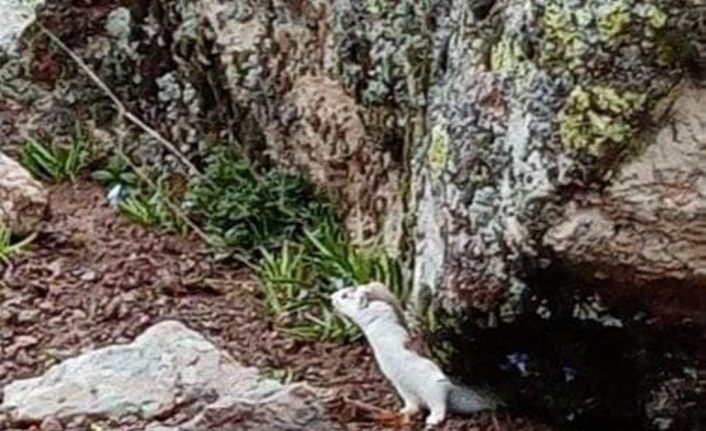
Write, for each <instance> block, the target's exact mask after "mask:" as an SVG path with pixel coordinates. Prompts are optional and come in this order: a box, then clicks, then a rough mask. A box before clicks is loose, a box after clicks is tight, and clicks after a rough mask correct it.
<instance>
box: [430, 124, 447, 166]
mask: <svg viewBox="0 0 706 431" xmlns="http://www.w3.org/2000/svg"><path fill="white" fill-rule="evenodd" d="M448 151H449V135H448V133H446V129H445V127H444V126H442V125H439V124H437V125H436V126H434V127H433V128H432V130H431V144H430V145H429V150H428V151H427V163H428V165H429V169H430V170H431V173H432V175H433V176H434V177H438V176H439V175H441V172H442V171H443V170H444V168H445V167H446V161H447V159H448Z"/></svg>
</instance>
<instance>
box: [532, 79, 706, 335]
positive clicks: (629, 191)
mask: <svg viewBox="0 0 706 431" xmlns="http://www.w3.org/2000/svg"><path fill="white" fill-rule="evenodd" d="M668 100H669V102H670V105H671V107H670V108H669V111H667V112H666V114H667V115H668V117H667V118H668V121H667V123H666V124H665V125H664V126H663V127H662V128H661V129H660V130H659V131H658V132H657V133H656V136H655V137H654V139H653V142H649V143H648V144H649V145H648V146H647V148H646V149H645V151H644V152H643V153H642V154H640V155H639V156H638V157H636V158H634V159H633V160H631V161H630V162H628V163H626V164H625V165H624V166H623V167H622V168H621V170H620V172H619V174H618V175H616V177H615V179H614V180H613V181H612V183H611V184H610V186H608V187H607V188H606V189H605V190H603V191H600V192H588V193H581V194H579V195H577V196H574V198H573V199H572V201H571V202H570V203H569V204H568V205H567V206H566V210H565V212H564V213H563V215H562V217H561V219H560V220H559V221H558V222H557V223H556V224H555V225H554V226H552V228H551V229H549V231H548V232H547V234H546V235H545V237H544V241H545V244H547V245H548V246H549V247H551V249H552V250H553V252H554V253H555V254H556V256H557V257H558V258H559V259H560V260H562V261H563V262H564V264H566V265H568V266H569V267H570V268H572V269H573V270H575V271H577V272H580V273H581V274H582V275H583V276H584V277H585V278H586V280H587V282H588V280H590V279H593V280H595V281H596V282H597V284H602V285H604V286H606V287H610V288H611V289H615V290H617V291H618V292H616V293H617V294H619V295H621V296H629V297H632V298H642V299H644V300H645V301H647V302H651V303H653V309H654V310H655V311H657V312H658V313H657V314H659V315H665V314H674V313H676V314H675V317H684V316H683V315H684V313H686V314H687V315H689V316H690V317H692V318H697V319H699V320H701V321H702V323H703V324H704V325H706V314H704V310H706V110H704V106H706V90H704V89H702V88H698V87H695V86H693V85H682V86H680V87H678V88H677V89H676V90H675V91H674V92H673V94H672V96H671V97H670V98H669V99H668ZM609 295H610V293H609Z"/></svg>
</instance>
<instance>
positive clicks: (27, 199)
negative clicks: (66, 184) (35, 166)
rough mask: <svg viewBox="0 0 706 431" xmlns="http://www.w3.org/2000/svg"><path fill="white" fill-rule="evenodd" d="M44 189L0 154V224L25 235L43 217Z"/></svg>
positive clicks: (44, 211)
mask: <svg viewBox="0 0 706 431" xmlns="http://www.w3.org/2000/svg"><path fill="white" fill-rule="evenodd" d="M48 205H49V197H48V194H47V191H46V190H45V188H44V187H43V186H42V184H41V183H39V181H37V180H35V179H34V178H32V175H30V174H29V172H27V171H26V170H25V169H24V168H23V167H22V166H21V165H20V164H19V163H17V162H16V161H15V160H13V159H11V158H10V157H8V156H6V155H4V154H2V153H0V224H2V225H4V226H6V227H7V228H9V229H10V231H11V232H13V233H15V234H18V235H25V234H28V233H31V232H32V231H34V230H35V229H36V228H37V226H38V224H39V223H40V222H41V221H42V220H43V219H44V218H45V217H46V215H47V211H48Z"/></svg>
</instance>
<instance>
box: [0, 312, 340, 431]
mask: <svg viewBox="0 0 706 431" xmlns="http://www.w3.org/2000/svg"><path fill="white" fill-rule="evenodd" d="M184 406H190V408H194V406H196V407H197V411H198V410H202V412H201V413H200V414H199V415H198V416H197V417H195V418H194V419H193V423H194V424H196V425H193V426H192V425H184V426H183V427H176V428H174V429H210V430H227V429H235V428H237V429H262V430H308V429H320V430H329V429H330V430H336V429H338V425H336V424H335V423H333V422H331V421H330V420H329V419H327V417H326V413H325V409H324V407H323V405H322V404H321V403H320V402H319V401H318V400H317V398H316V394H315V392H314V390H313V389H311V388H308V387H307V386H303V385H294V386H282V385H281V384H279V383H277V382H275V381H273V380H267V379H261V378H260V377H259V376H258V373H257V370H256V369H254V368H249V367H243V366H242V365H240V364H238V363H237V362H236V361H235V360H234V359H233V358H231V357H230V356H229V355H228V354H227V353H225V352H222V351H220V350H219V349H218V348H217V347H216V346H214V345H213V344H212V343H211V342H210V341H208V340H207V339H206V338H204V337H203V336H201V335H200V334H198V333H197V332H195V331H193V330H191V329H189V328H187V327H186V326H184V325H183V324H182V323H179V322H176V321H165V322H162V323H159V324H157V325H154V326H153V327H151V328H149V329H147V330H146V331H145V332H144V333H143V334H142V335H140V336H139V337H137V338H136V339H135V341H134V342H132V343H130V344H127V345H114V346H108V347H105V348H102V349H99V350H95V351H92V352H88V353H85V354H83V355H81V356H78V357H75V358H72V359H68V360H66V361H65V362H62V363H60V364H58V365H56V366H54V367H52V368H50V369H49V370H47V372H46V373H45V374H44V375H42V376H39V377H36V378H31V379H27V380H19V381H15V382H12V383H10V384H8V385H7V386H6V387H5V388H4V390H3V403H2V405H0V411H2V412H4V413H5V414H7V415H8V416H9V419H10V422H11V423H13V422H14V423H39V422H42V421H43V420H46V419H47V418H53V419H54V420H60V421H64V420H70V419H72V418H74V417H80V416H91V417H94V418H105V419H113V420H117V421H119V420H120V419H121V418H123V417H126V416H128V415H133V416H138V417H140V418H142V419H144V420H146V421H150V422H152V426H153V427H154V428H155V429H161V428H160V425H159V421H158V419H162V420H163V419H165V418H169V417H170V416H172V415H174V414H176V413H177V412H178V410H179V409H180V408H182V407H184ZM226 407H227V408H226ZM223 409H225V410H227V411H228V414H227V415H223V414H221V415H220V416H219V418H220V419H219V420H218V421H213V422H212V423H211V424H210V425H208V426H205V425H204V424H206V423H208V421H209V420H213V419H214V416H215V415H216V414H217V413H218V412H219V411H221V410H223ZM234 412H240V413H243V414H235V413H234ZM224 416H225V418H224ZM199 424H201V425H203V426H205V428H201V427H200V426H201V425H199ZM194 426H195V427H196V428H193V427H194ZM234 427H235V428H234Z"/></svg>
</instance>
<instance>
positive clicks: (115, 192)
mask: <svg viewBox="0 0 706 431" xmlns="http://www.w3.org/2000/svg"><path fill="white" fill-rule="evenodd" d="M125 191H126V190H125V186H124V185H122V184H116V185H114V186H113V188H112V189H110V191H109V192H108V202H110V205H111V206H112V207H117V206H118V205H119V204H120V201H122V200H123V197H125Z"/></svg>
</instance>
